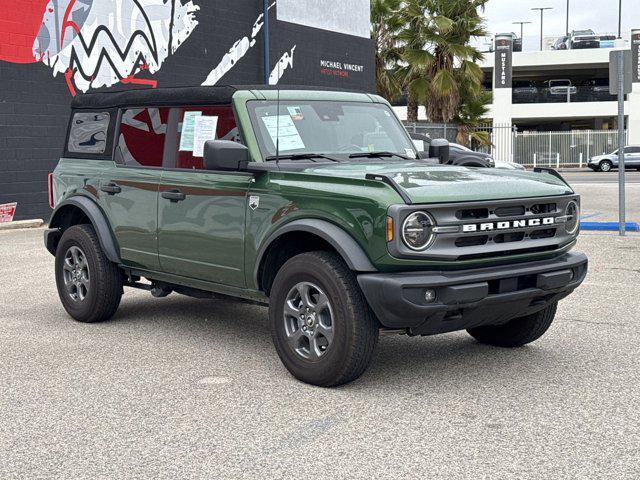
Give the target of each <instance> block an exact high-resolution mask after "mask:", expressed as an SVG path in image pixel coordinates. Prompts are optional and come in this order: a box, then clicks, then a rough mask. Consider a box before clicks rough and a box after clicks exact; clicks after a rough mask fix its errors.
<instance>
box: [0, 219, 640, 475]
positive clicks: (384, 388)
mask: <svg viewBox="0 0 640 480" xmlns="http://www.w3.org/2000/svg"><path fill="white" fill-rule="evenodd" d="M41 236H42V231H41V230H21V231H10V232H0V272H2V277H1V278H0V292H1V294H0V382H1V385H0V478H2V479H12V478H29V479H31V478H65V479H66V478H92V479H93V478H110V479H116V478H293V477H300V476H301V475H304V476H305V477H307V478H448V479H449V478H638V475H639V474H640V463H639V460H638V459H639V456H640V410H639V409H638V405H640V374H639V373H638V369H639V366H640V364H639V362H638V356H639V354H640V319H639V318H638V312H640V299H639V298H640V297H639V295H638V285H639V283H640V282H639V280H640V236H637V235H632V236H629V237H627V238H624V239H623V238H618V237H616V236H612V235H602V234H598V235H596V234H585V235H583V236H582V238H581V239H580V244H579V249H580V250H583V251H586V252H587V253H588V254H589V256H590V260H591V271H590V274H589V276H588V277H587V280H586V283H585V284H584V285H583V286H582V287H581V288H580V289H579V290H578V291H577V292H576V293H575V294H574V295H573V296H571V297H570V298H568V299H567V300H565V301H564V302H563V303H562V304H561V307H560V309H559V314H558V317H557V318H556V321H555V323H554V325H553V326H552V328H551V330H550V331H549V332H548V334H547V335H546V336H545V337H543V338H542V339H541V340H539V341H538V342H536V343H534V344H532V345H530V346H528V347H526V348H523V349H518V350H501V349H497V348H492V347H487V346H482V345H479V344H477V343H476V342H475V341H474V340H472V339H471V337H470V336H468V335H466V334H465V333H455V334H449V335H445V336H439V337H425V338H407V337H405V336H394V337H383V338H382V339H381V342H380V344H379V349H378V352H377V356H376V358H375V360H374V362H373V365H372V368H371V369H370V370H369V371H368V372H367V373H366V374H365V375H364V376H363V377H362V378H361V379H360V380H359V381H357V382H355V383H353V384H351V385H347V386H345V387H342V388H339V389H335V390H325V389H320V388H315V387H310V386H308V385H305V384H302V383H299V382H297V381H295V380H294V379H293V378H292V377H291V376H289V375H288V373H287V372H286V370H285V369H284V367H283V366H282V365H281V364H280V361H279V359H278V358H277V356H276V353H275V351H274V349H273V347H272V345H271V341H270V336H269V332H268V329H267V325H266V318H267V312H266V309H264V308H261V307H256V306H249V305H243V304H236V303H230V302H214V301H205V300H192V299H189V298H186V297H181V296H179V295H171V296H169V297H168V298H165V299H154V298H152V297H151V296H150V295H149V294H146V293H144V292H138V291H128V292H127V293H126V295H125V296H124V298H123V302H122V305H121V307H120V310H119V313H118V314H117V317H116V318H115V319H114V320H113V321H111V322H108V323H104V324H100V325H83V324H79V323H75V322H73V321H72V320H70V319H69V318H68V317H67V315H66V314H65V312H64V311H63V309H62V307H61V305H60V303H59V301H58V299H57V295H56V291H55V284H54V278H53V257H51V256H50V255H49V254H48V253H47V252H46V251H45V250H44V248H43V247H42V245H41Z"/></svg>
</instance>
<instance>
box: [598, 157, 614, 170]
mask: <svg viewBox="0 0 640 480" xmlns="http://www.w3.org/2000/svg"><path fill="white" fill-rule="evenodd" d="M598 169H599V170H600V171H601V172H610V171H611V170H612V169H613V163H612V162H611V160H602V161H601V162H600V163H599V164H598Z"/></svg>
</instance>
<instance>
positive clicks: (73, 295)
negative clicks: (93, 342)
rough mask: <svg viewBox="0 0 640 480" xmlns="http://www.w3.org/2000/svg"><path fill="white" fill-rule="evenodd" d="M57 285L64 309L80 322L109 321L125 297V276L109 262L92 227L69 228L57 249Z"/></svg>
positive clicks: (75, 226)
mask: <svg viewBox="0 0 640 480" xmlns="http://www.w3.org/2000/svg"><path fill="white" fill-rule="evenodd" d="M55 272H56V285H57V287H58V295H59V296H60V300H61V302H62V306H63V307H64V308H65V310H66V311H67V313H68V314H69V315H71V316H72V317H73V318H74V319H76V320H78V321H79V322H86V323H94V322H100V321H103V320H108V319H109V318H111V317H112V316H113V314H114V313H115V312H116V310H117V309H118V305H120V299H121V297H122V273H121V272H120V269H119V268H118V266H117V265H116V264H115V263H112V262H110V261H109V259H107V257H106V256H105V254H104V252H103V251H102V248H101V247H100V241H99V240H98V236H97V235H96V233H95V231H94V230H93V228H92V227H91V226H90V225H74V226H73V227H69V228H68V229H67V230H66V231H65V232H64V234H63V235H62V238H61V239H60V243H59V244H58V248H57V249H56V268H55Z"/></svg>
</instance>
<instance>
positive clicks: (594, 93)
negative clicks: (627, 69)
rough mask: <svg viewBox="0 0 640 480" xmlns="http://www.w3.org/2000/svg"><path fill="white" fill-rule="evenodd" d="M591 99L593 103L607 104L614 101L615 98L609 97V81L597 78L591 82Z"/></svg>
mask: <svg viewBox="0 0 640 480" xmlns="http://www.w3.org/2000/svg"><path fill="white" fill-rule="evenodd" d="M590 85H591V88H590V90H591V92H590V96H591V99H592V100H594V101H600V102H609V101H614V100H615V99H616V97H615V96H613V95H611V92H610V91H609V80H608V79H606V78H599V79H596V80H591V82H590Z"/></svg>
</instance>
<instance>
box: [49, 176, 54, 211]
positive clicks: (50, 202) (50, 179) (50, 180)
mask: <svg viewBox="0 0 640 480" xmlns="http://www.w3.org/2000/svg"><path fill="white" fill-rule="evenodd" d="M47 187H48V189H49V206H50V207H51V208H53V206H54V205H53V173H50V174H49V176H48V177H47Z"/></svg>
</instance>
